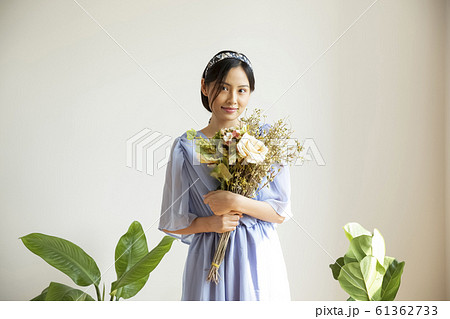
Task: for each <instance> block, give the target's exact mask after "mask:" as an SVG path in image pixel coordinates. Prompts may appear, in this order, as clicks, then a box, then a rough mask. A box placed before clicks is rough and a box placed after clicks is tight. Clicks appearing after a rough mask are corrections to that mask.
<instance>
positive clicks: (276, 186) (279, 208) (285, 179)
mask: <svg viewBox="0 0 450 319" xmlns="http://www.w3.org/2000/svg"><path fill="white" fill-rule="evenodd" d="M280 167H281V170H280V172H279V173H278V174H277V175H276V176H275V179H274V180H273V181H272V182H271V183H269V185H270V187H269V188H267V186H266V187H265V188H263V189H262V194H261V196H260V198H259V200H261V201H265V202H268V203H269V204H270V205H271V206H272V207H273V209H274V210H275V211H276V212H277V214H278V215H280V216H283V217H285V219H284V221H283V223H285V222H287V221H288V220H289V219H291V217H292V211H291V178H290V172H289V165H281V164H274V168H275V169H276V170H278V168H280Z"/></svg>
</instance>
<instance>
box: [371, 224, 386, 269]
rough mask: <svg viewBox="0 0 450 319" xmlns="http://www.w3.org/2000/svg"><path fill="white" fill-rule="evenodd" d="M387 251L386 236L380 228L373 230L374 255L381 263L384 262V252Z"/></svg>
mask: <svg viewBox="0 0 450 319" xmlns="http://www.w3.org/2000/svg"><path fill="white" fill-rule="evenodd" d="M385 253H386V246H385V244H384V238H383V236H381V233H380V232H379V231H378V229H376V228H375V229H374V230H373V236H372V256H374V257H375V258H376V259H377V260H378V262H379V263H380V265H383V264H384V254H385Z"/></svg>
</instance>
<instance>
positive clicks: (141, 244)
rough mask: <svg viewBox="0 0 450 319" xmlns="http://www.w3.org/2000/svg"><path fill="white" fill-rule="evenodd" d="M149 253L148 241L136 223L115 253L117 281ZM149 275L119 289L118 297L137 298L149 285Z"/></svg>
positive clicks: (121, 238)
mask: <svg viewBox="0 0 450 319" xmlns="http://www.w3.org/2000/svg"><path fill="white" fill-rule="evenodd" d="M147 253H148V247H147V239H146V237H145V233H144V230H143V229H142V226H141V224H140V223H139V222H137V221H134V222H133V223H132V224H131V225H130V227H129V228H128V231H127V232H126V233H125V234H124V235H123V236H122V237H120V239H119V242H118V243H117V246H116V251H115V260H116V263H115V266H116V274H117V279H119V278H120V277H122V275H123V274H124V273H126V272H127V271H128V270H130V269H131V267H133V266H134V265H135V264H136V263H137V262H138V261H139V260H141V259H142V258H144V256H145V255H147ZM148 277H149V275H147V276H145V277H143V278H141V279H139V280H137V281H135V282H132V283H130V284H129V285H127V286H124V287H122V288H119V289H117V293H116V297H117V298H118V299H119V298H121V297H122V298H123V299H129V298H131V297H133V296H135V295H136V294H137V293H138V292H139V291H140V290H141V289H142V288H143V287H144V286H145V284H146V283H147V280H148Z"/></svg>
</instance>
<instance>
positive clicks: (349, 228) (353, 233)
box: [343, 223, 372, 241]
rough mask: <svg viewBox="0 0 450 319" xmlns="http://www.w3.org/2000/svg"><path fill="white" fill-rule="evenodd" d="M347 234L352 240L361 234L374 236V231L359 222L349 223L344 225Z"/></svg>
mask: <svg viewBox="0 0 450 319" xmlns="http://www.w3.org/2000/svg"><path fill="white" fill-rule="evenodd" d="M343 228H344V231H345V236H347V238H348V240H350V241H351V240H352V239H353V238H356V237H359V236H361V235H368V236H372V233H371V232H370V231H368V230H367V229H365V228H364V227H362V226H361V225H360V224H358V223H348V224H346V225H345V226H344V227H343Z"/></svg>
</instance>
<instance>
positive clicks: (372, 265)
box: [359, 256, 385, 300]
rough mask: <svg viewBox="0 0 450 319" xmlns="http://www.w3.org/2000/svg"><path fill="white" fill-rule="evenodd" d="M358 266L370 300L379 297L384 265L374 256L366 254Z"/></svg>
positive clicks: (378, 298)
mask: <svg viewBox="0 0 450 319" xmlns="http://www.w3.org/2000/svg"><path fill="white" fill-rule="evenodd" d="M359 267H360V269H361V273H362V275H363V278H364V284H365V286H366V291H367V295H368V296H369V299H370V300H380V299H381V285H382V283H383V276H384V273H385V269H384V267H383V266H382V265H381V264H380V263H379V262H378V260H377V259H376V258H375V257H374V256H366V257H364V258H363V260H361V262H360V264H359Z"/></svg>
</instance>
